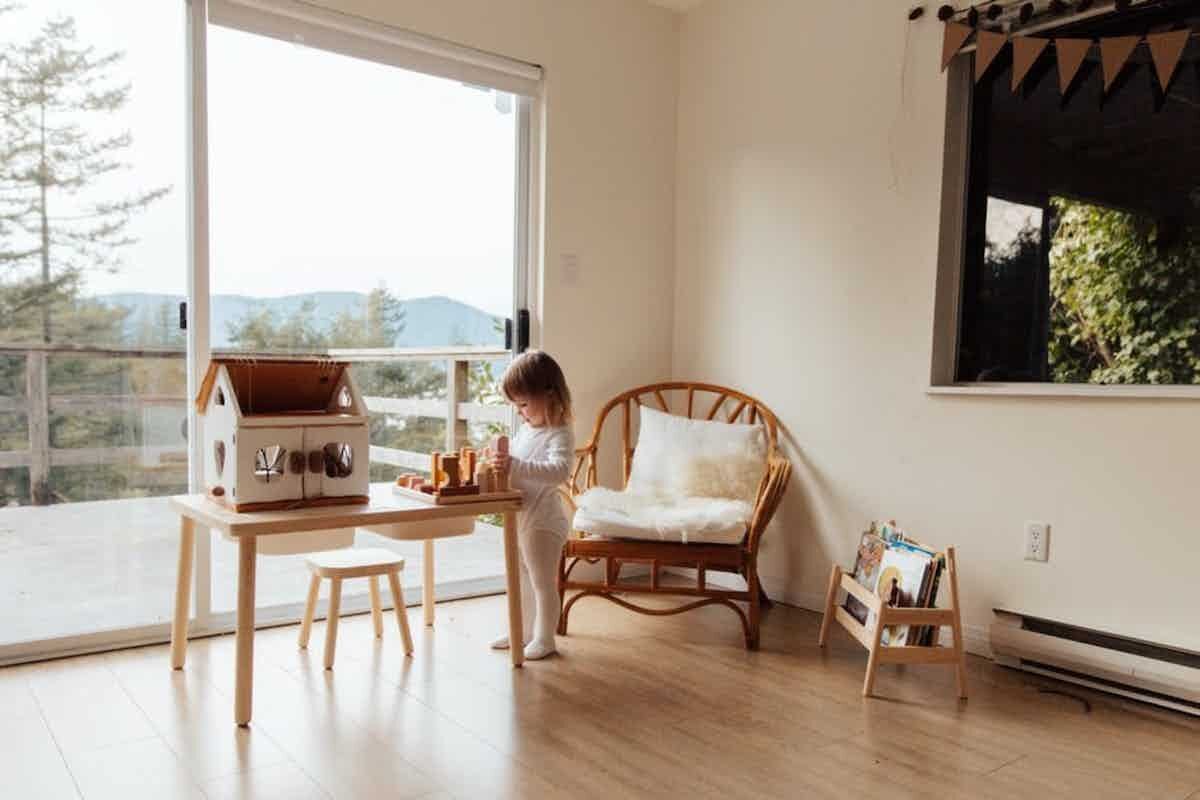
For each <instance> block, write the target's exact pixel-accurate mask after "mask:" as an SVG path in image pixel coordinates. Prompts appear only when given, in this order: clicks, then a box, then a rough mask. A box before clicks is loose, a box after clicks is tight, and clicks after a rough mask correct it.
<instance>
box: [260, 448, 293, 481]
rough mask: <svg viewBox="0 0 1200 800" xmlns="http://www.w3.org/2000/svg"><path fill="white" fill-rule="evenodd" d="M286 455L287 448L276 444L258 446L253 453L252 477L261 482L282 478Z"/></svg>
mask: <svg viewBox="0 0 1200 800" xmlns="http://www.w3.org/2000/svg"><path fill="white" fill-rule="evenodd" d="M286 455H287V450H286V449H285V448H283V447H282V446H280V445H277V444H273V445H270V446H268V447H260V448H258V451H257V452H255V454H254V477H255V478H258V480H260V481H262V482H263V483H270V482H271V481H278V480H280V479H282V478H283V473H284V465H285V463H286V462H285V456H286Z"/></svg>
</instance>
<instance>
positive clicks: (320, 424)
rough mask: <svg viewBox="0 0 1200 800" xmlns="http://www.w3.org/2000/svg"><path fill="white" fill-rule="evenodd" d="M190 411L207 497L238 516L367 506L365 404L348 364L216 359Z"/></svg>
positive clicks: (367, 457)
mask: <svg viewBox="0 0 1200 800" xmlns="http://www.w3.org/2000/svg"><path fill="white" fill-rule="evenodd" d="M196 411H197V413H198V414H201V415H203V416H204V425H203V428H204V453H205V456H204V484H205V489H206V493H207V494H208V496H209V497H211V498H212V499H213V500H215V501H217V502H220V503H223V504H224V505H227V506H230V507H232V508H234V509H236V510H237V511H265V510H272V509H284V508H303V507H305V506H313V505H334V504H339V503H365V502H367V500H368V491H369V474H368V472H369V469H368V468H369V447H370V445H369V441H368V427H367V423H368V417H367V406H366V403H365V402H363V399H362V395H361V394H360V393H359V391H358V387H357V386H356V385H355V384H354V380H353V378H351V376H350V369H349V365H348V364H346V363H344V362H339V361H324V360H315V359H308V360H299V359H296V360H285V359H213V361H212V362H211V363H210V364H209V367H208V372H207V374H205V376H204V381H203V382H202V383H201V385H200V392H199V394H198V395H197V396H196Z"/></svg>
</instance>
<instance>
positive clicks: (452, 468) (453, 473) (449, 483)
mask: <svg viewBox="0 0 1200 800" xmlns="http://www.w3.org/2000/svg"><path fill="white" fill-rule="evenodd" d="M442 473H443V474H444V475H445V477H446V482H445V483H444V484H442V485H443V486H446V487H448V488H451V489H457V488H458V487H460V486H462V470H461V469H460V468H459V461H458V456H450V455H446V456H442Z"/></svg>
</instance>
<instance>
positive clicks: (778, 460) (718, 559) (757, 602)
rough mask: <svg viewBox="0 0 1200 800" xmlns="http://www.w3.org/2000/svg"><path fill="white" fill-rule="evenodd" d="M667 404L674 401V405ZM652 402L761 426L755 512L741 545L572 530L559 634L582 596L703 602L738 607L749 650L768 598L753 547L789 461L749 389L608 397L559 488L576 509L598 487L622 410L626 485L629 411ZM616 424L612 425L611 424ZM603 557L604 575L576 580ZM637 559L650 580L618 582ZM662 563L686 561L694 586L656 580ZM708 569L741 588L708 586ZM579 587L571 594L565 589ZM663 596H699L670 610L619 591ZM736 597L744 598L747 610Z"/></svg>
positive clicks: (771, 418)
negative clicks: (736, 579) (604, 444)
mask: <svg viewBox="0 0 1200 800" xmlns="http://www.w3.org/2000/svg"><path fill="white" fill-rule="evenodd" d="M672 404H673V406H674V407H672ZM643 405H647V406H655V407H657V408H659V409H661V410H662V411H666V412H669V413H675V414H680V415H684V414H686V416H687V417H688V418H691V419H705V420H715V421H720V422H729V423H733V422H748V423H750V424H760V425H762V427H763V430H764V432H765V435H766V437H767V443H768V456H767V463H766V466H765V471H764V474H763V477H762V480H761V482H760V483H759V487H758V494H757V499H756V502H755V504H754V511H753V515H752V516H751V518H750V522H749V523H748V524H747V526H746V533H745V536H744V537H743V538H742V541H741V543H740V544H725V545H718V544H683V543H678V542H664V541H640V540H629V539H604V538H598V537H596V536H589V535H588V532H587V531H572V535H571V537H570V538H569V539H568V540H567V543H566V545H565V546H564V548H563V556H562V559H561V560H560V562H559V574H558V591H559V597H560V599H561V600H562V601H564V602H563V605H562V613H561V616H560V617H559V623H558V632H559V634H562V635H565V634H566V633H567V619H568V617H569V615H570V612H571V608H572V606H574V605H575V603H577V602H578V601H579V599H580V598H582V597H588V596H597V597H604V598H606V599H608V600H611V601H612V602H614V603H616V604H617V605H620V606H622V607H624V608H627V609H629V610H631V611H636V612H638V613H641V614H651V615H655V616H661V615H667V614H679V613H682V612H685V611H690V610H692V609H695V608H700V607H702V606H708V605H723V606H728V607H729V608H731V609H733V610H734V612H736V613H737V615H738V618H739V619H740V620H741V623H742V631H743V633H744V635H745V641H746V648H747V649H750V650H755V649H757V648H758V641H759V623H760V620H761V617H762V608H763V606H764V604H769V602H770V601H769V600H767V598H766V594H765V593H764V592H763V591H762V587H761V585H760V583H759V578H758V563H757V561H758V547H759V543H760V542H761V540H762V535H763V532H764V531H765V530H766V528H767V524H768V523H769V522H770V521H771V517H772V515H774V513H775V509H776V508H777V507H778V505H779V500H780V498H781V497H782V496H783V492H784V489H785V487H786V486H787V482H788V478H789V477H790V475H791V471H792V466H791V464H790V463H789V462H788V461H787V459H786V458H784V457H783V456H782V455H781V454H780V452H779V448H778V444H777V428H778V424H777V422H776V419H775V415H774V414H773V413H771V411H770V409H768V408H767V407H766V406H764V405H763V404H762V403H760V402H759V401H758V400H755V399H754V398H753V397H750V396H749V395H745V394H742V393H741V392H738V391H735V390H733V389H727V388H725V387H723V386H714V385H711V384H705V383H683V382H675V383H656V384H651V385H649V386H641V387H638V388H636V389H631V390H629V391H627V392H624V393H622V394H619V395H617V396H616V397H614V398H613V399H612V400H610V401H609V402H608V403H607V404H606V405H605V406H604V408H603V409H601V411H600V414H599V415H598V416H597V419H596V425H595V428H593V430H592V435H591V438H590V439H589V440H588V443H587V444H586V445H584V446H583V447H581V448H579V449H577V450H576V451H575V455H576V461H575V468H574V470H573V472H572V474H571V478H570V481H569V484H568V486H567V487H566V489H565V490H564V495H565V496H566V497H567V500H568V504H569V505H570V506H571V507H574V498H575V497H577V496H578V495H579V494H581V493H583V492H584V491H586V490H587V489H590V488H592V487H593V486H596V485H597V461H598V456H599V449H600V445H599V442H600V438H601V434H602V433H603V431H604V427H605V425H606V423H609V422H610V418H613V417H615V416H616V414H615V412H616V411H617V410H618V409H620V425H621V443H622V453H621V464H622V470H623V475H624V483H625V485H628V482H629V474H630V469H631V467H632V464H633V450H634V442H633V441H632V440H631V438H630V433H631V430H632V426H633V418H634V414H635V413H638V409H639V408H640V407H641V406H643ZM613 424H616V423H615V422H613ZM581 561H582V562H587V563H592V564H595V563H600V562H603V564H604V569H603V575H604V577H603V579H602V580H600V581H595V580H593V581H586V580H578V579H573V578H572V577H571V574H572V572H573V571H574V570H575V568H576V567H577V566H578V565H579V563H580V562H581ZM626 563H641V564H649V565H650V581H649V584H647V583H646V582H645V581H644V580H643V581H638V582H633V583H629V582H627V583H622V582H621V565H622V564H626ZM663 567H687V568H692V569H695V570H696V584H695V586H688V585H678V584H664V583H661V582H660V575H659V573H660V570H661V569H662V568H663ZM712 572H728V573H735V574H738V575H741V576H742V577H743V578H745V580H746V588H745V589H744V590H736V589H727V588H713V587H710V586H709V585H708V582H707V575H708V573H712ZM571 590H577V593H576V594H574V595H573V596H572V597H571V598H570V599H567V593H568V592H569V591H571ZM636 594H660V595H674V596H679V597H685V598H686V597H690V598H697V599H693V600H691V601H690V602H685V603H683V604H682V605H679V606H677V607H674V608H665V609H664V608H649V607H646V606H641V605H638V604H636V603H633V602H630V601H629V600H627V599H625V598H624V597H622V596H621V595H636ZM737 602H744V603H747V604H748V609H749V610H748V613H747V611H744V610H743V609H742V608H741V606H739V605H737Z"/></svg>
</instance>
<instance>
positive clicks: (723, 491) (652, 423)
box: [629, 407, 767, 503]
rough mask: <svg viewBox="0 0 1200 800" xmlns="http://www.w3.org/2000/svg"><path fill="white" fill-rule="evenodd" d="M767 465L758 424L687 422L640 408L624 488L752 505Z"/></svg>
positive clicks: (760, 427)
mask: <svg viewBox="0 0 1200 800" xmlns="http://www.w3.org/2000/svg"><path fill="white" fill-rule="evenodd" d="M766 461H767V441H766V436H765V435H764V433H763V430H762V426H761V425H745V424H741V423H726V422H709V421H705V420H695V419H688V418H687V417H680V416H676V415H674V414H664V413H663V412H661V411H656V410H654V409H652V408H646V407H643V408H642V409H641V425H640V429H639V430H638V440H637V447H636V448H635V449H634V452H633V465H632V467H631V469H630V474H629V487H630V489H636V490H638V491H642V492H662V493H667V494H672V495H677V496H683V497H722V498H727V499H730V500H741V501H743V502H747V503H753V502H754V500H755V497H756V495H757V493H758V485H759V482H760V481H761V480H762V476H763V474H764V472H765V471H766Z"/></svg>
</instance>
